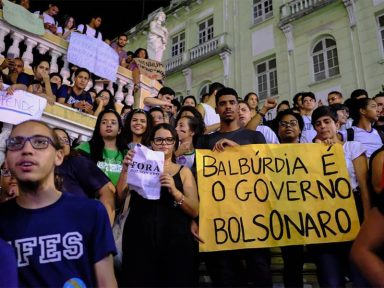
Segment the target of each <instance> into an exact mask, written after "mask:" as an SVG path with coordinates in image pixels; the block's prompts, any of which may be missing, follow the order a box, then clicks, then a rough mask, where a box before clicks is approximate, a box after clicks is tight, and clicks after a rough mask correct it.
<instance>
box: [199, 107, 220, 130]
mask: <svg viewBox="0 0 384 288" xmlns="http://www.w3.org/2000/svg"><path fill="white" fill-rule="evenodd" d="M200 104H201V105H202V106H203V107H204V110H205V114H204V123H205V126H210V125H213V124H217V123H220V116H219V114H217V113H216V111H215V108H213V107H212V106H210V105H208V104H205V103H200Z"/></svg>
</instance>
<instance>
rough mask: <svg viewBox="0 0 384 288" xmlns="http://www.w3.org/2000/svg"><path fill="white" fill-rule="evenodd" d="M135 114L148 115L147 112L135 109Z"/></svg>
mask: <svg viewBox="0 0 384 288" xmlns="http://www.w3.org/2000/svg"><path fill="white" fill-rule="evenodd" d="M133 113H143V114H147V112H146V111H145V110H143V109H133Z"/></svg>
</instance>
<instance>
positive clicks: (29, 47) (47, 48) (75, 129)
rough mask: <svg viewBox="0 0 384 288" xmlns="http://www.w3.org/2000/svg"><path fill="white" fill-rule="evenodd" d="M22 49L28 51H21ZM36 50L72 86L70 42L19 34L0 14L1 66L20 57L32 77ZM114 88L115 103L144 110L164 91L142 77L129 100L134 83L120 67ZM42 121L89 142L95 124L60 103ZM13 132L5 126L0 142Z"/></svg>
mask: <svg viewBox="0 0 384 288" xmlns="http://www.w3.org/2000/svg"><path fill="white" fill-rule="evenodd" d="M7 36H9V37H10V39H11V45H10V46H9V47H8V48H7V47H6V44H5V42H4V39H5V38H6V37H7ZM22 46H24V47H25V48H21V47H22ZM34 49H35V50H36V51H38V54H41V55H44V54H48V55H49V56H51V63H50V64H51V65H50V72H59V73H60V75H62V76H63V79H64V80H63V82H64V84H69V81H68V78H69V77H70V70H69V63H68V61H67V58H66V55H67V49H68V42H67V41H65V40H64V39H62V38H60V37H57V36H55V35H53V34H50V33H45V35H44V36H42V37H40V36H37V35H34V34H31V33H29V32H26V31H23V30H20V29H18V28H16V27H14V26H12V25H10V24H8V23H7V22H6V21H4V20H3V17H2V11H1V10H0V63H1V62H2V59H3V58H4V57H6V56H7V55H13V57H21V58H22V59H23V61H24V71H25V72H26V73H29V74H32V68H31V64H32V63H33V60H34V55H36V54H37V53H33V52H34ZM60 59H61V60H62V63H63V64H62V65H59V61H58V60H60ZM113 84H114V83H112V82H109V84H108V89H109V90H111V92H112V93H113V94H114V95H115V99H116V102H117V103H120V104H123V103H127V104H130V105H132V104H134V105H135V107H143V98H145V97H148V96H152V97H155V96H157V92H158V91H159V89H160V88H161V85H160V84H159V82H158V81H156V80H151V79H149V78H148V77H146V76H144V75H141V76H140V83H139V84H138V87H139V89H138V90H137V91H136V92H135V94H134V97H133V96H127V95H133V88H134V83H133V79H132V73H131V71H130V70H128V69H125V68H123V67H121V66H120V67H119V69H118V72H117V74H116V81H115V84H116V85H115V87H117V89H116V90H115V91H113ZM94 87H95V89H96V90H97V91H100V90H101V89H102V88H103V83H98V84H95V86H94ZM124 87H126V88H127V90H128V93H126V94H125V93H123V88H124ZM134 102H135V103H134ZM117 105H119V104H117ZM42 119H43V120H44V121H46V122H47V123H48V124H49V125H51V126H55V127H61V128H64V129H66V130H67V131H68V132H69V134H70V135H71V137H72V138H78V137H80V138H82V139H83V140H85V139H88V138H89V137H90V136H91V135H92V133H93V128H94V126H95V123H96V118H95V117H94V116H90V115H87V114H84V113H80V112H78V111H76V110H74V109H72V108H70V107H67V106H64V105H61V104H58V103H55V104H54V105H47V108H46V109H45V111H44V113H43V118H42ZM10 129H11V125H8V124H5V125H4V127H3V129H2V131H1V133H0V142H2V141H3V140H4V139H6V138H7V134H9V132H10ZM4 151H5V147H4V143H0V163H2V156H3V154H2V153H3V152H4Z"/></svg>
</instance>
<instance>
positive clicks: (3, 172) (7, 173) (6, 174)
mask: <svg viewBox="0 0 384 288" xmlns="http://www.w3.org/2000/svg"><path fill="white" fill-rule="evenodd" d="M0 172H1V176H3V177H11V176H12V173H11V170H9V169H7V168H3V169H1V170H0Z"/></svg>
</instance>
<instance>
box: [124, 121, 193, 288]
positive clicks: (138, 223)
mask: <svg viewBox="0 0 384 288" xmlns="http://www.w3.org/2000/svg"><path fill="white" fill-rule="evenodd" d="M150 140H151V146H152V149H153V150H154V151H161V152H163V153H164V173H163V174H162V175H161V177H160V182H161V185H162V187H161V192H160V199H159V200H148V199H145V198H144V197H142V196H140V195H139V194H138V193H136V192H135V191H130V192H129V193H131V194H132V195H131V203H130V212H129V215H128V218H127V221H126V223H125V227H124V232H123V245H122V246H123V275H122V278H123V279H122V283H120V285H122V286H153V287H158V286H163V287H167V286H168V287H170V286H178V287H179V286H195V285H196V284H197V282H196V281H197V273H196V272H197V271H195V260H196V256H197V245H196V243H195V241H194V239H193V236H192V234H191V232H190V223H191V220H192V219H193V218H194V217H196V216H197V215H198V205H199V204H198V197H197V188H196V182H195V180H194V178H193V176H192V173H191V171H190V170H189V169H188V168H187V167H184V166H180V165H178V164H176V163H175V162H174V159H175V156H174V151H175V149H176V148H177V145H178V136H177V133H176V131H175V129H174V128H173V127H172V126H171V125H169V124H165V123H164V124H159V125H157V126H155V127H154V129H153V130H152V131H151V137H150ZM133 160H134V151H133V150H130V152H129V153H128V154H127V156H126V157H125V159H124V162H123V164H124V167H123V173H122V174H125V175H127V171H128V166H129V165H131V164H132V161H133ZM128 177H129V175H128Z"/></svg>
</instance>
